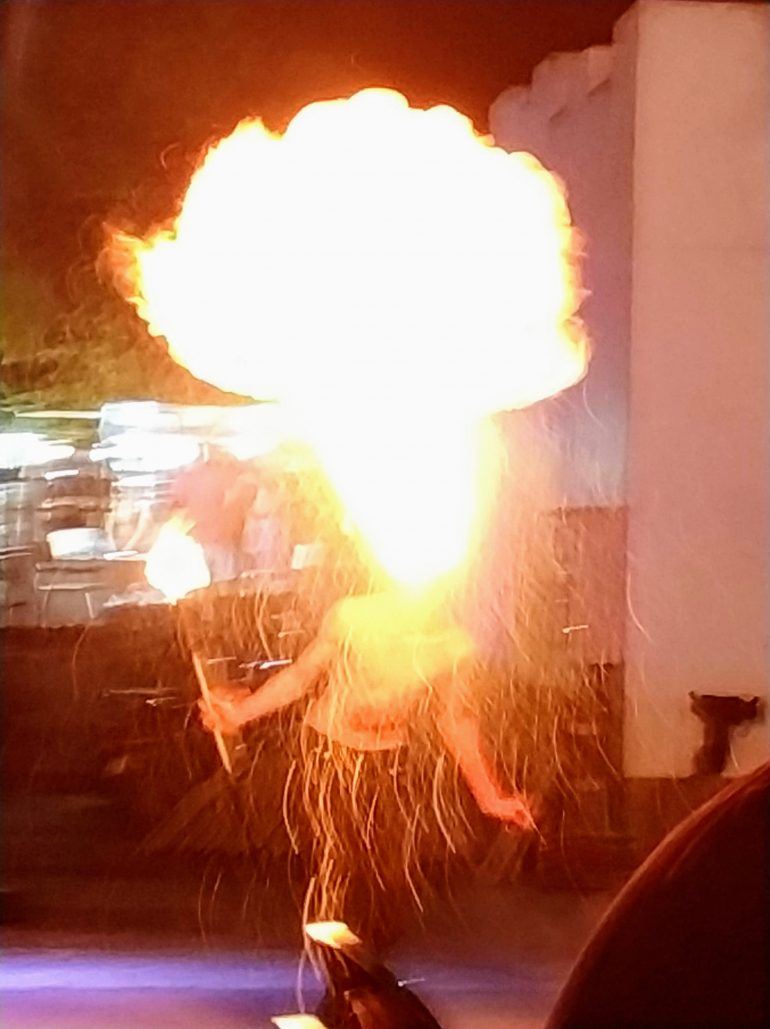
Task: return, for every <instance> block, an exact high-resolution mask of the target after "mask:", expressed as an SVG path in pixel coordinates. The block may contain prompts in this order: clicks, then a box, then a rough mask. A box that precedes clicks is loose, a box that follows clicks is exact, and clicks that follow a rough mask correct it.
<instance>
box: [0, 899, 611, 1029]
mask: <svg viewBox="0 0 770 1029" xmlns="http://www.w3.org/2000/svg"><path fill="white" fill-rule="evenodd" d="M606 902H607V898H606V897H604V896H594V897H588V898H581V897H579V896H577V895H576V894H540V893H534V892H532V891H526V890H521V889H514V890H511V889H506V890H500V889H499V888H498V889H494V890H489V891H486V892H484V891H481V892H477V893H476V894H475V895H474V897H473V898H466V899H465V900H464V901H463V902H462V904H461V905H459V906H458V908H457V909H456V910H454V911H453V912H452V913H451V918H449V917H445V918H443V919H442V918H439V919H438V920H436V921H435V922H434V924H432V925H428V926H426V927H425V930H424V931H423V932H422V933H421V934H420V936H419V938H415V939H413V940H411V941H409V942H408V943H407V944H406V945H404V946H402V947H401V948H399V949H398V950H397V951H396V952H395V954H394V955H393V958H392V959H391V961H390V965H391V967H392V968H393V970H394V971H395V972H396V974H397V975H398V976H399V978H401V979H404V980H409V981H410V982H411V983H412V984H413V985H412V988H413V989H414V991H415V992H416V993H418V995H419V996H420V997H421V998H422V999H423V1000H424V1001H425V1002H426V1003H427V1004H428V1005H429V1007H430V1008H431V1009H432V1010H433V1012H434V1014H435V1015H436V1016H437V1017H438V1018H439V1020H440V1021H441V1023H442V1025H443V1026H444V1027H445V1029H534V1027H535V1026H539V1025H542V1023H543V1021H544V1019H545V1018H546V1016H547V1014H548V1012H549V1011H550V1009H551V1006H552V1004H553V1002H554V1000H555V997H556V995H557V993H558V990H559V988H560V985H561V983H562V982H563V981H564V978H565V977H566V975H567V973H568V971H569V968H570V966H571V964H572V961H573V960H574V957H575V955H576V953H577V951H578V950H579V948H580V946H581V945H582V943H583V942H584V940H585V938H586V937H587V935H588V933H589V932H590V930H591V928H592V926H593V925H594V924H595V922H596V920H597V918H598V916H599V914H600V913H601V910H602V909H603V907H604V906H605V904H606ZM4 942H5V946H4V957H3V962H2V966H0V990H1V992H2V998H1V999H0V1023H1V1024H2V1026H3V1029H155V1027H158V1029H161V1027H177V1026H178V1027H180V1029H181V1027H182V1026H184V1027H185V1029H195V1027H198V1026H200V1027H204V1026H205V1027H207V1029H212V1027H213V1029H241V1027H243V1029H246V1027H252V1026H266V1025H269V1024H270V1023H269V1018H270V1016H271V1015H274V1014H280V1013H285V1012H288V1011H296V1010H298V1009H299V1003H298V996H299V997H304V999H305V1003H306V1005H307V1008H308V1009H309V1010H312V1008H313V1004H314V1003H315V1000H316V999H317V997H318V985H317V983H316V982H315V980H314V976H313V973H312V971H311V970H310V969H309V968H307V967H306V968H305V969H304V972H302V970H301V968H300V963H299V961H298V955H297V953H296V952H291V951H289V950H287V949H276V950H264V949H263V950H260V951H251V950H250V949H249V948H247V947H245V946H244V945H243V944H234V942H233V940H232V939H230V940H228V939H221V938H220V939H216V940H209V941H207V943H206V944H205V945H204V943H203V942H202V941H201V940H200V939H198V940H190V939H186V940H176V941H174V940H169V939H168V938H158V937H155V938H150V937H148V938H143V937H142V936H141V934H137V933H133V934H130V935H129V934H124V935H123V936H104V935H94V936H90V937H88V936H84V935H82V934H80V935H77V936H68V934H67V933H66V932H62V931H61V930H57V931H56V932H55V933H45V932H41V931H40V930H39V929H34V928H27V929H17V930H15V931H13V932H6V934H5V941H4ZM300 1003H301V1002H300Z"/></svg>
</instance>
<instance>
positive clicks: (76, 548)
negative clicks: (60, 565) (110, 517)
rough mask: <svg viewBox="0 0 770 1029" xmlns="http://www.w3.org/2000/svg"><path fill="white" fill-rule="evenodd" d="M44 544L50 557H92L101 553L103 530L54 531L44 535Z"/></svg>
mask: <svg viewBox="0 0 770 1029" xmlns="http://www.w3.org/2000/svg"><path fill="white" fill-rule="evenodd" d="M45 538H46V543H47V544H48V548H49V550H50V551H51V557H52V558H54V560H55V559H56V558H60V557H92V556H94V555H96V554H99V553H101V551H102V550H104V546H105V534H104V530H103V529H93V528H91V529H89V528H77V529H55V530H54V531H53V532H48V533H46V537H45Z"/></svg>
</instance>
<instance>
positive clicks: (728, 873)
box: [548, 764, 770, 1029]
mask: <svg viewBox="0 0 770 1029" xmlns="http://www.w3.org/2000/svg"><path fill="white" fill-rule="evenodd" d="M768 859H770V764H766V765H763V766H762V767H761V768H759V769H758V770H757V771H756V772H754V773H753V774H752V775H750V776H748V777H746V778H745V779H741V780H739V781H738V782H736V783H734V784H733V785H731V786H729V787H728V788H726V789H725V790H723V791H722V792H721V793H719V794H718V795H717V796H716V797H714V799H713V800H711V801H709V802H708V803H707V804H705V805H704V806H703V807H702V808H700V809H699V810H698V811H696V812H695V813H694V814H693V815H692V816H691V817H690V818H688V819H687V820H686V821H685V822H683V823H682V824H681V825H680V826H679V827H678V828H677V829H675V830H674V831H673V832H672V833H671V834H670V835H669V836H667V837H666V839H665V840H664V841H663V843H661V844H660V846H659V847H658V848H657V849H656V850H655V851H654V852H653V853H652V855H651V856H650V857H649V858H648V860H647V861H646V862H645V864H644V865H643V866H642V867H641V868H640V869H639V871H638V872H637V873H636V874H635V875H634V877H633V878H632V879H631V881H630V882H629V883H628V885H627V886H626V887H625V889H624V890H623V891H622V892H621V893H620V895H619V896H618V898H617V900H616V901H615V902H614V904H613V905H612V907H611V908H610V910H609V911H608V913H607V915H606V916H605V918H604V919H603V920H602V922H601V923H600V925H599V927H598V928H597V930H596V932H595V934H594V935H593V937H592V938H591V940H590V941H589V943H588V945H587V946H586V948H585V950H584V951H583V954H582V955H581V957H580V958H579V959H578V963H577V965H576V966H575V969H574V971H573V972H572V975H571V976H570V978H569V980H568V982H567V985H566V986H565V988H564V990H563V991H562V993H561V996H560V998H559V1000H558V1002H557V1004H556V1008H555V1009H554V1012H553V1014H552V1015H551V1018H550V1020H549V1022H548V1026H549V1029H566V1027H583V1026H585V1027H591V1029H593V1027H597V1026H614V1027H615V1026H679V1025H681V1026H685V1025H686V1026H730V1027H735V1026H740V1027H748V1026H760V1025H761V1026H764V1025H770V931H769V928H768V927H769V924H770V865H768Z"/></svg>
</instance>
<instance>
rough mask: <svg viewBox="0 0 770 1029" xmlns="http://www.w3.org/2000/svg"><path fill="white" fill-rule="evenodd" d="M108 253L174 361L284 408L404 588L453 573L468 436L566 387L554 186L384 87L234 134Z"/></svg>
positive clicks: (475, 494)
mask: <svg viewBox="0 0 770 1029" xmlns="http://www.w3.org/2000/svg"><path fill="white" fill-rule="evenodd" d="M115 249H116V253H118V254H119V255H120V256H121V258H122V260H123V264H124V270H125V271H126V274H127V279H126V284H125V290H126V292H127V295H128V296H129V297H130V299H131V300H132V302H133V303H134V304H135V306H136V308H137V310H138V312H139V313H140V315H141V316H142V318H144V319H145V320H146V322H147V324H148V326H149V329H150V331H151V332H152V333H154V334H155V335H159V336H164V337H165V338H166V339H167V340H168V343H169V347H170V351H171V353H172V355H173V356H174V357H175V359H176V360H177V361H179V362H180V363H181V364H183V365H185V366H186V367H187V368H189V370H190V371H191V372H192V373H193V374H194V375H196V376H198V377H199V378H201V379H204V380H206V381H208V382H211V383H214V384H215V385H217V386H219V387H221V388H223V389H226V390H232V391H235V392H238V393H242V394H249V395H251V396H254V397H257V398H260V399H276V400H279V401H280V402H282V403H283V404H284V405H285V406H286V408H287V410H288V411H290V412H291V414H292V416H293V417H294V419H295V422H296V424H297V426H298V428H299V431H300V433H301V434H302V435H303V436H304V438H305V439H306V440H308V441H309V442H310V443H311V444H312V445H313V446H314V447H315V449H316V451H317V452H318V454H319V457H320V458H321V461H322V463H323V464H324V466H325V469H326V471H327V473H328V474H329V476H330V478H331V480H332V482H333V483H334V486H335V488H336V490H337V492H338V494H339V496H340V498H341V500H342V501H343V503H344V505H345V507H346V509H347V511H348V514H349V515H350V517H351V519H352V520H353V521H354V523H355V524H356V525H357V526H358V528H359V530H360V532H361V534H362V536H363V538H364V540H365V542H366V543H367V545H368V547H369V550H370V552H371V554H372V556H373V558H374V559H375V562H376V563H377V564H378V565H379V566H380V567H381V568H383V569H384V570H385V571H386V572H387V573H388V574H389V575H390V576H391V577H392V578H393V579H395V580H396V581H398V582H401V583H403V584H407V585H423V584H427V583H429V582H430V581H432V580H434V579H436V578H437V577H439V576H441V575H442V574H444V573H447V572H451V571H453V570H454V569H457V568H458V567H459V566H460V565H461V564H462V562H463V560H464V558H465V557H466V556H467V552H468V548H469V542H470V539H471V532H472V527H473V524H474V519H475V518H476V517H477V516H478V514H479V503H480V501H482V500H483V496H484V493H485V492H486V491H487V485H485V484H484V483H483V482H480V481H479V478H480V471H479V469H480V468H482V469H483V467H484V465H483V463H481V464H480V455H482V456H483V454H484V453H485V442H484V439H483V437H480V436H479V433H478V426H479V424H480V422H481V420H482V419H483V418H484V417H485V416H487V415H489V414H492V413H494V412H496V411H501V410H509V409H513V408H520V407H525V406H527V405H529V404H532V403H534V402H536V401H538V400H540V399H542V398H544V397H546V396H549V395H552V394H553V393H556V392H558V391H560V390H563V389H565V388H567V387H568V386H570V385H572V384H573V383H574V382H576V381H577V380H578V379H579V378H580V377H581V376H582V375H583V373H584V370H585V366H586V353H587V347H586V341H585V337H584V333H583V329H582V326H581V324H580V322H579V320H578V319H577V317H576V312H577V309H578V307H579V303H580V299H581V294H580V290H579V288H578V282H577V275H576V269H575V261H574V251H575V233H574V231H573V229H572V226H571V221H570V215H569V210H568V208H567V204H566V201H565V197H564V193H563V190H562V188H561V186H560V185H559V183H558V182H557V180H556V179H555V178H554V177H553V176H552V175H550V174H549V173H548V172H547V171H546V170H545V169H544V168H543V167H542V166H541V165H540V164H539V162H538V161H537V160H536V159H535V158H534V157H532V156H531V155H528V154H521V153H520V154H508V153H505V152H504V151H502V150H500V149H498V148H496V147H495V146H494V145H492V143H491V141H490V140H489V139H488V138H486V137H482V136H480V135H478V134H477V133H476V132H475V131H474V129H473V127H472V125H471V123H470V121H469V120H468V119H467V118H465V117H464V116H462V115H461V114H459V113H458V112H457V111H455V110H453V109H452V108H450V107H448V106H438V107H433V108H431V109H429V110H416V109H414V108H411V107H409V105H408V103H407V101H406V99H405V98H404V97H403V96H401V95H400V94H399V93H396V92H393V91H391V90H383V89H367V90H363V91H362V92H360V93H357V94H356V95H355V96H353V97H351V98H349V99H346V100H337V101H332V102H323V103H313V104H310V105H309V106H307V107H305V108H303V109H302V110H301V111H300V112H299V113H298V114H297V115H296V117H295V118H294V119H293V120H292V122H291V123H290V124H289V126H288V128H287V130H286V132H285V133H284V135H283V136H279V135H275V134H273V133H271V132H269V131H268V130H267V129H266V128H265V126H264V125H263V124H262V122H261V121H259V120H249V121H244V122H242V123H241V124H240V125H238V127H237V128H236V129H235V131H234V132H233V133H232V134H231V135H230V136H228V137H227V138H226V139H223V140H221V141H220V142H219V143H217V144H216V145H215V146H213V147H212V148H211V149H210V150H209V151H208V152H207V153H206V155H205V157H204V159H203V161H202V163H201V164H200V166H199V168H198V169H197V171H196V172H195V174H194V175H193V178H192V181H191V182H190V185H189V188H188V190H187V194H186V196H185V198H184V202H183V204H182V207H181V210H180V213H179V215H178V217H177V218H176V219H175V220H174V222H173V223H172V224H170V225H168V226H166V227H164V228H162V229H161V230H159V231H157V232H155V233H153V234H151V235H150V236H149V237H148V238H147V239H137V238H133V237H128V236H125V235H120V236H118V237H116V239H115ZM482 478H483V476H482Z"/></svg>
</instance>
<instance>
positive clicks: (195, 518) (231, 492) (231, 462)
mask: <svg viewBox="0 0 770 1029" xmlns="http://www.w3.org/2000/svg"><path fill="white" fill-rule="evenodd" d="M254 488H255V486H254V484H253V481H252V480H250V478H249V477H247V476H246V475H244V474H243V469H242V466H241V464H240V462H238V461H236V459H235V458H234V457H233V456H232V455H231V454H229V453H228V452H227V451H226V450H223V449H221V448H220V447H217V446H213V445H211V444H206V445H204V447H203V459H202V460H201V461H199V462H197V463H196V464H194V465H190V466H189V467H187V468H184V469H183V470H182V471H181V472H180V473H179V475H178V476H177V479H176V482H175V483H174V485H173V487H172V491H171V504H172V509H174V510H176V511H179V512H180V513H181V514H182V516H183V518H185V519H186V520H188V521H189V522H190V523H191V526H192V527H191V529H190V535H191V536H192V537H193V539H194V540H196V541H197V542H198V543H200V545H201V547H202V548H203V552H204V554H205V556H206V563H207V564H208V567H209V572H210V574H211V580H212V582H222V581H225V580H228V579H235V578H237V577H238V575H239V574H240V571H241V560H240V543H241V536H242V534H243V525H244V519H245V517H246V511H247V509H248V507H249V505H250V502H251V500H252V499H253V495H254Z"/></svg>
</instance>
